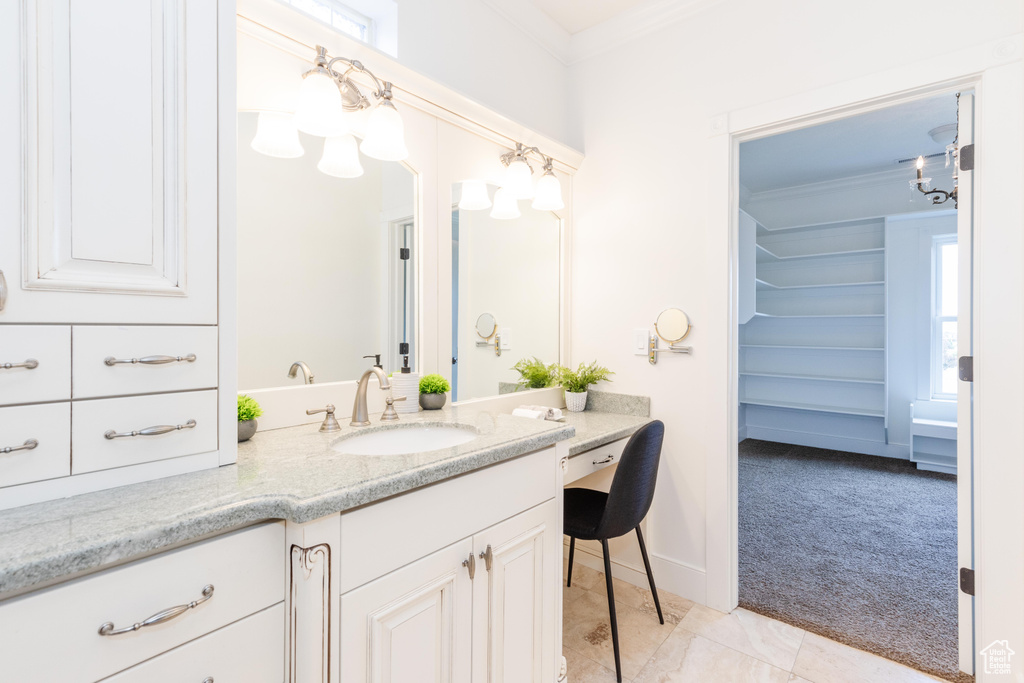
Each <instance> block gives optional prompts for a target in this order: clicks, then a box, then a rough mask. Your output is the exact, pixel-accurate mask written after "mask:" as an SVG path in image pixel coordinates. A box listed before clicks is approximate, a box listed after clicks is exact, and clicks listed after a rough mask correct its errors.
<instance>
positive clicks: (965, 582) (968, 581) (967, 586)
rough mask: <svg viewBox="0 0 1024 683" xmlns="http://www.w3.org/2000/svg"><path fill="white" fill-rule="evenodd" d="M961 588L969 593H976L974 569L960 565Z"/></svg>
mask: <svg viewBox="0 0 1024 683" xmlns="http://www.w3.org/2000/svg"><path fill="white" fill-rule="evenodd" d="M960 590H961V591H963V592H964V593H966V594H967V595H974V570H973V569H968V568H967V567H960Z"/></svg>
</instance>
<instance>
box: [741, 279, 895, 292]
mask: <svg viewBox="0 0 1024 683" xmlns="http://www.w3.org/2000/svg"><path fill="white" fill-rule="evenodd" d="M754 281H755V282H756V283H757V288H758V289H778V290H792V289H824V288H828V287H871V286H876V285H884V284H885V280H876V281H872V282H836V283H832V284H820V285H773V284H772V283H770V282H767V281H765V280H761V279H760V278H755V279H754Z"/></svg>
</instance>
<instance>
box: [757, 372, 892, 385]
mask: <svg viewBox="0 0 1024 683" xmlns="http://www.w3.org/2000/svg"><path fill="white" fill-rule="evenodd" d="M740 374H741V375H744V376H746V377H775V378H778V379H805V380H811V381H815V382H852V383H854V384H885V380H884V379H856V378H853V377H824V376H822V375H797V374H790V373H784V372H745V371H741V372H740Z"/></svg>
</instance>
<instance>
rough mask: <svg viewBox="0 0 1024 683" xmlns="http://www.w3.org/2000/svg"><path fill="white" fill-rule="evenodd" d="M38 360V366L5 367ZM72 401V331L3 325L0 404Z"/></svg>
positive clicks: (65, 327)
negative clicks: (5, 366) (70, 399)
mask: <svg viewBox="0 0 1024 683" xmlns="http://www.w3.org/2000/svg"><path fill="white" fill-rule="evenodd" d="M26 361H35V367H31V368H26V367H14V368H4V367H3V366H4V365H6V364H8V363H10V364H12V365H17V364H22V363H25V362H26ZM69 398H71V328H70V327H67V326H61V325H52V326H51V325H0V405H12V404H15V403H39V402H41V401H66V400H68V399H69Z"/></svg>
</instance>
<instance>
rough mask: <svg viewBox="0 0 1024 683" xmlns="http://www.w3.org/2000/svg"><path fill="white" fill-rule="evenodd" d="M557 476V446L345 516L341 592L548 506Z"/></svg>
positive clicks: (552, 496)
mask: <svg viewBox="0 0 1024 683" xmlns="http://www.w3.org/2000/svg"><path fill="white" fill-rule="evenodd" d="M557 476H558V459H557V455H556V452H555V448H554V447H553V446H552V447H548V448H545V449H544V450H542V451H537V452H536V453H531V454H529V455H524V456H522V457H519V458H516V459H514V460H509V461H508V462H504V463H501V464H499V465H495V466H493V467H488V468H486V469H482V470H478V471H476V472H473V473H471V474H469V475H467V476H463V477H458V478H455V479H449V480H447V481H444V482H441V483H439V484H434V485H432V486H426V487H424V488H421V489H417V490H415V491H411V492H409V493H405V494H402V495H400V496H395V497H394V498H390V499H388V500H385V501H382V502H380V503H375V504H373V505H368V506H366V507H363V508H359V509H358V510H353V511H351V512H346V513H345V514H343V515H342V516H341V547H342V548H344V552H342V553H341V592H342V593H345V592H346V591H348V590H351V589H352V588H355V587H356V586H361V585H362V584H364V583H366V582H367V581H371V580H373V579H375V578H377V577H378V576H383V575H384V574H386V573H388V572H390V571H392V570H394V569H397V568H398V567H401V566H403V565H406V564H408V563H409V562H412V561H413V560H416V559H418V558H421V557H424V556H426V555H427V554H429V553H430V552H431V551H432V550H434V549H436V548H439V547H443V546H446V545H448V544H449V543H453V542H454V541H457V540H459V539H462V538H466V537H467V536H470V535H472V534H473V533H475V532H476V531H479V530H480V529H481V528H483V527H486V526H489V525H491V524H495V523H497V522H500V521H501V520H503V519H508V518H509V517H511V516H512V515H515V514H516V513H518V512H521V511H522V510H526V509H528V508H531V507H533V506H535V505H539V504H540V503H543V502H544V501H547V500H551V499H552V498H554V497H555V496H556V495H558V484H557ZM381 539H387V540H386V542H383V543H382V542H381Z"/></svg>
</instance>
